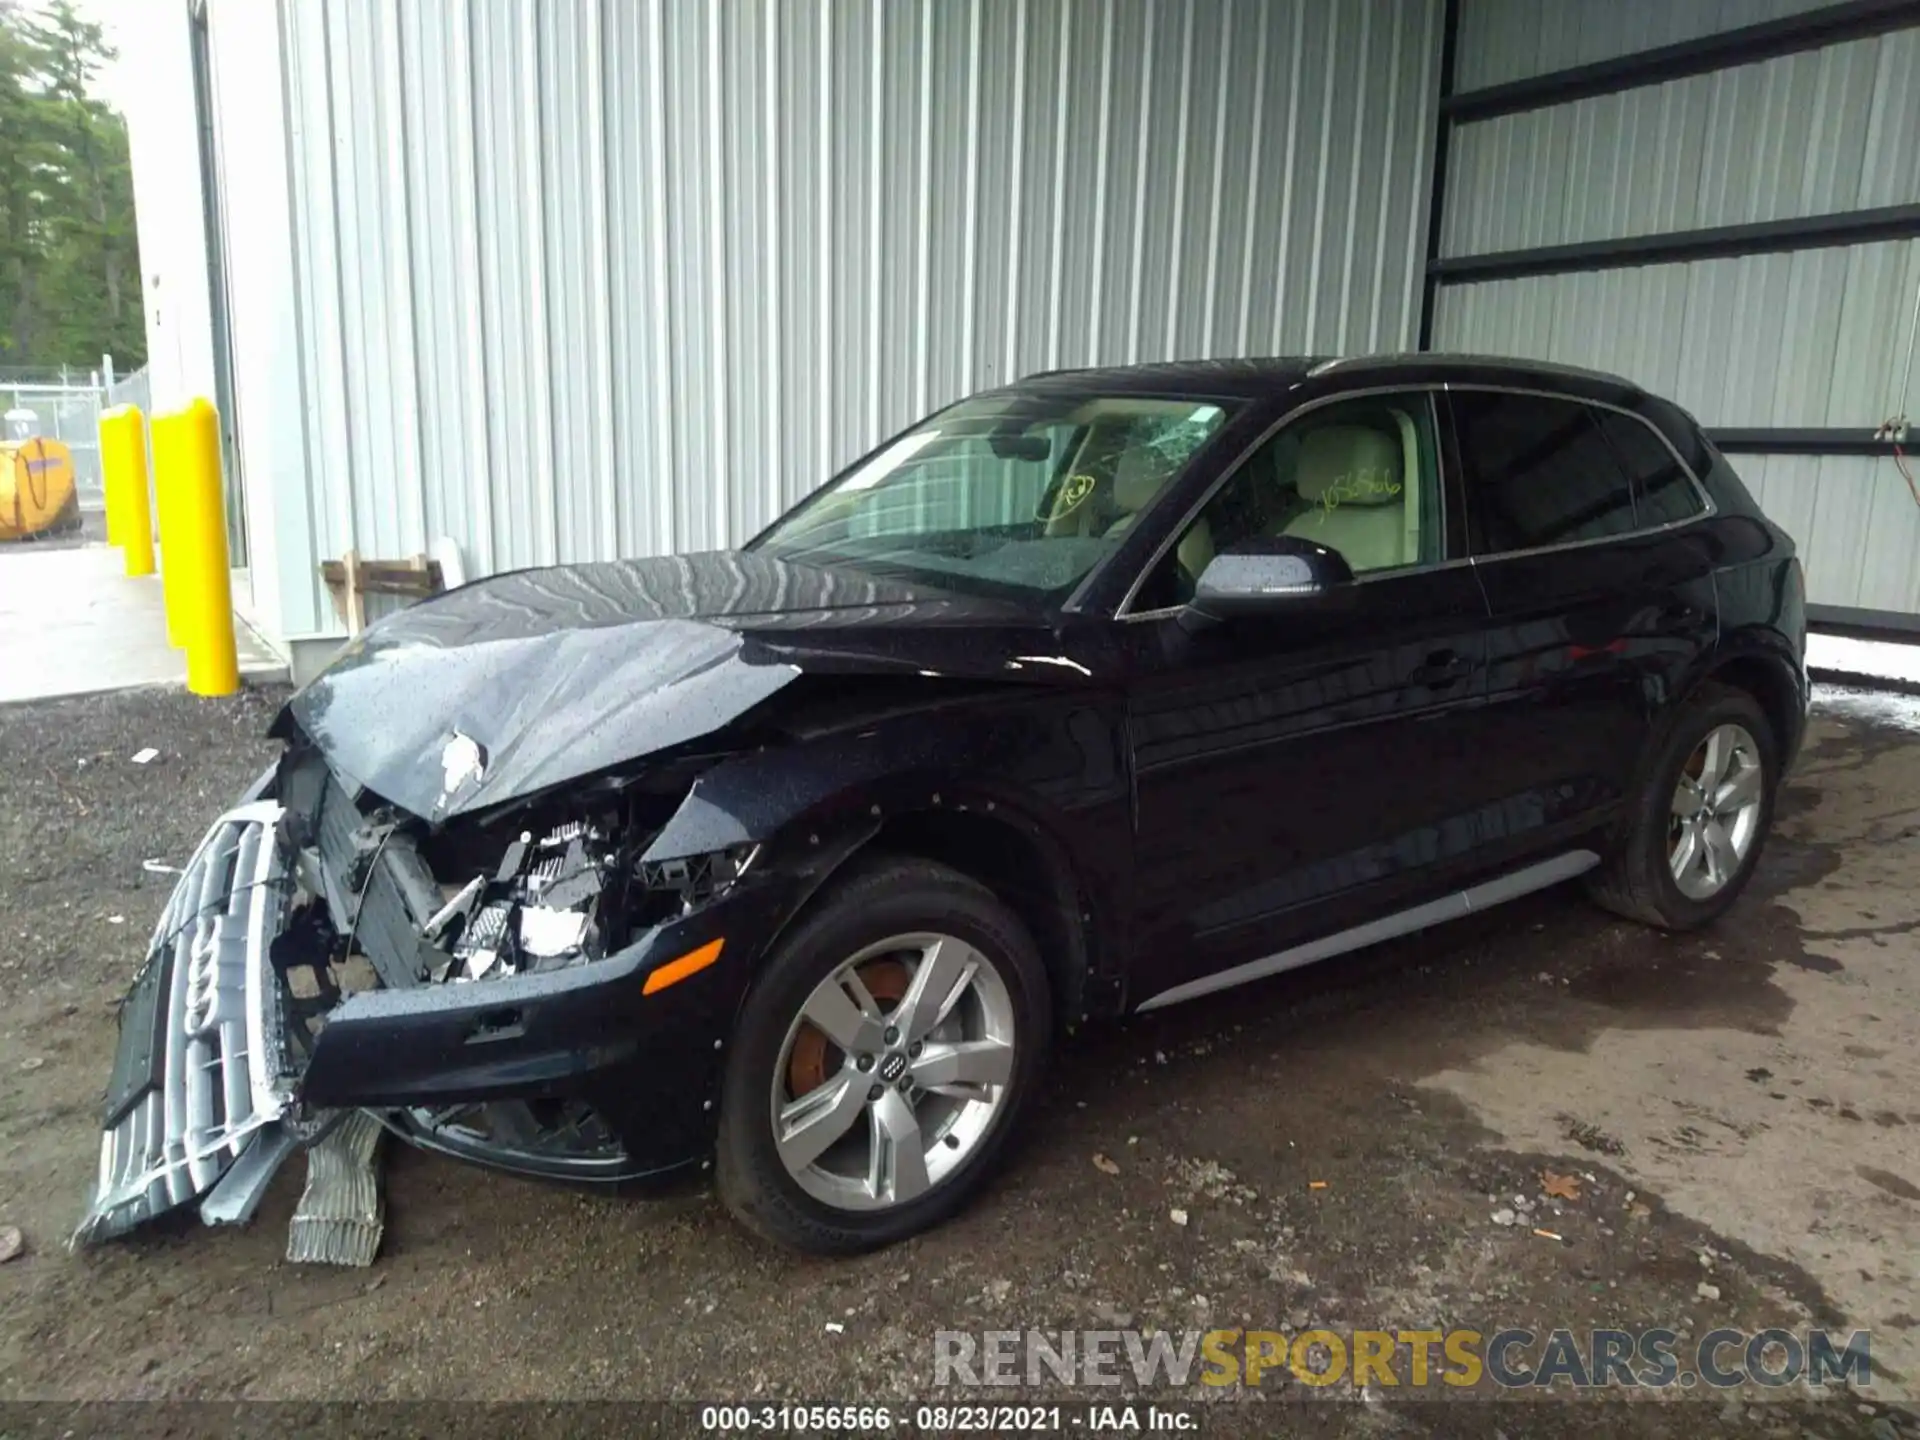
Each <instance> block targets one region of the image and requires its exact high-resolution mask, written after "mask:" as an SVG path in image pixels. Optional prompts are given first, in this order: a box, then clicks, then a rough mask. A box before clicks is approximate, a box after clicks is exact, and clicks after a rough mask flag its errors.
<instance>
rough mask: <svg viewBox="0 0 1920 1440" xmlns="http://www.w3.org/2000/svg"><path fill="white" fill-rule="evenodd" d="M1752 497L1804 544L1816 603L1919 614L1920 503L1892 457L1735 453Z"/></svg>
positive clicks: (1809, 585) (1803, 553) (1809, 583)
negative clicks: (1885, 458)
mask: <svg viewBox="0 0 1920 1440" xmlns="http://www.w3.org/2000/svg"><path fill="white" fill-rule="evenodd" d="M1732 463H1733V467H1734V469H1736V470H1738V471H1739V472H1740V478H1741V479H1743V480H1745V481H1746V482H1747V488H1748V489H1749V490H1751V491H1752V492H1753V498H1754V499H1756V500H1758V501H1759V502H1760V506H1761V508H1762V509H1763V510H1765V511H1766V512H1767V514H1768V515H1769V516H1770V517H1771V518H1772V519H1773V520H1774V521H1775V522H1776V523H1777V524H1779V525H1780V526H1781V527H1782V528H1783V529H1785V530H1786V532H1787V533H1788V534H1789V535H1792V536H1793V537H1794V538H1795V539H1796V540H1797V541H1798V542H1799V547H1800V558H1801V561H1802V562H1803V563H1804V564H1805V566H1806V570H1807V597H1808V598H1809V599H1810V600H1812V601H1813V602H1814V603H1815V604H1817V605H1839V606H1847V607H1850V608H1854V609H1860V610H1881V611H1885V612H1887V613H1889V614H1896V615H1920V565H1916V564H1915V563H1914V557H1915V556H1916V555H1920V505H1915V504H1914V503H1913V496H1912V495H1911V494H1910V493H1909V492H1908V490H1907V485H1906V481H1904V480H1902V479H1901V478H1900V472H1899V471H1898V470H1896V469H1895V468H1894V466H1893V463H1892V461H1890V460H1878V459H1869V458H1866V457H1862V456H1824V457H1815V456H1811V455H1736V456H1734V457H1733V462H1732Z"/></svg>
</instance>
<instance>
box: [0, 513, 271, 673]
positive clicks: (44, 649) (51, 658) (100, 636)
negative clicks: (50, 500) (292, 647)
mask: <svg viewBox="0 0 1920 1440" xmlns="http://www.w3.org/2000/svg"><path fill="white" fill-rule="evenodd" d="M236 618H237V617H236ZM234 628H235V633H236V636H237V638H238V640H239V650H240V674H241V675H242V676H243V677H249V676H250V677H253V678H255V679H284V678H285V677H286V665H285V663H284V662H283V661H282V660H281V659H280V658H279V656H277V655H275V654H274V653H273V651H271V650H270V649H268V648H267V646H266V644H265V643H264V642H263V641H262V640H261V639H260V638H259V637H258V636H257V635H255V634H254V633H253V631H251V630H249V629H248V628H247V627H246V625H245V624H244V623H236V625H235V627H234ZM186 680H187V661H186V656H185V655H184V654H182V653H181V652H180V651H178V650H175V649H173V648H172V647H170V646H169V645H168V644H167V619H166V611H165V609H164V608H163V604H162V600H161V593H160V577H159V576H158V575H147V576H142V577H140V578H138V579H129V578H127V576H126V575H124V574H123V573H122V567H121V559H120V552H119V551H117V550H115V549H112V548H111V547H109V546H105V545H90V546H83V547H80V548H76V549H62V550H49V549H41V548H39V547H37V546H32V547H27V546H21V547H9V548H6V549H0V704H5V703H7V702H9V701H17V700H45V699H51V698H53V697H55V696H60V695H84V694H91V693H94V692H96V691H102V690H124V689H127V688H129V687H131V686H135V685H184V684H185V683H186Z"/></svg>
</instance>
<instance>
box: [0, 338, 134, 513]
mask: <svg viewBox="0 0 1920 1440" xmlns="http://www.w3.org/2000/svg"><path fill="white" fill-rule="evenodd" d="M146 375H147V372H146V371H145V370H139V371H136V372H135V373H134V374H132V375H129V376H128V377H127V378H126V379H125V380H123V381H120V382H118V383H116V384H115V385H114V386H113V390H112V394H111V395H110V394H109V391H108V387H107V386H106V385H105V384H104V383H103V382H102V380H101V378H100V376H99V374H98V373H97V372H96V373H93V374H88V375H71V376H69V375H63V374H62V373H61V372H59V371H53V372H44V371H43V372H24V371H11V372H0V434H4V435H6V436H9V437H11V436H14V435H19V434H25V435H29V436H33V435H38V436H43V437H45V438H46V439H48V440H58V441H60V442H61V443H62V444H63V445H65V446H66V447H67V449H68V451H69V452H70V453H71V454H72V456H73V484H74V489H75V490H77V491H78V492H79V495H80V508H81V509H82V510H102V509H105V508H106V503H107V495H106V489H105V487H104V486H103V484H102V483H101V477H100V411H101V410H102V409H103V408H104V407H105V406H108V405H113V404H119V403H121V402H120V401H119V400H118V399H115V398H112V397H113V396H118V395H119V394H120V393H121V392H122V391H129V392H131V391H132V390H134V389H135V388H136V387H137V389H138V393H139V395H140V398H139V399H138V400H136V401H133V402H131V403H134V404H138V405H141V406H142V407H143V408H144V406H145V404H146Z"/></svg>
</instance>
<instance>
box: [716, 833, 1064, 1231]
mask: <svg viewBox="0 0 1920 1440" xmlns="http://www.w3.org/2000/svg"><path fill="white" fill-rule="evenodd" d="M1050 1027H1051V1010H1050V997H1049V993H1048V989H1047V977H1046V971H1045V968H1044V967H1043V966H1042V964H1041V962H1040V957H1039V954H1038V952H1037V950H1036V949H1035V948H1034V944H1033V940H1032V938H1031V937H1030V936H1029V935H1028V934H1027V932H1026V929H1025V927H1024V926H1023V925H1022V924H1021V923H1020V921H1019V919H1018V917H1016V916H1015V915H1014V914H1013V913H1012V912H1011V911H1010V910H1008V909H1007V908H1006V906H1005V905H1003V904H1001V903H1000V901H999V900H998V899H996V898H995V897H994V896H993V894H992V893H991V892H990V891H988V890H986V889H985V888H984V887H982V886H980V885H979V884H977V883H975V882H974V881H972V880H970V879H968V878H967V877H966V876H964V875H961V874H959V873H957V872H955V871H952V870H949V869H947V868H945V867H944V866H940V865H935V864H932V863H930V862H926V861H919V860H900V861H890V862H885V863H882V864H879V865H875V866H871V867H869V868H867V869H865V870H864V871H862V872H860V873H858V874H856V875H855V876H854V878H852V879H851V880H849V881H847V882H845V883H844V884H842V885H840V886H839V887H838V888H836V890H835V891H834V892H833V893H832V894H831V895H830V896H829V897H828V898H827V900H826V901H825V903H824V904H823V905H821V906H820V907H819V908H818V909H817V910H816V911H815V912H814V913H813V914H812V915H811V916H810V917H808V918H807V919H806V920H804V921H803V922H802V923H801V924H800V926H799V927H798V928H797V929H796V931H795V932H794V934H793V935H792V936H791V937H790V938H789V939H787V940H786V941H785V942H783V943H782V944H781V946H780V947H779V949H778V951H777V952H776V953H775V955H774V956H773V958H772V959H771V960H770V961H769V963H768V965H767V967H766V969H765V971H764V972H763V973H762V974H761V976H760V977H759V979H758V980H757V981H756V982H755V984H754V987H753V989H752V991H751V992H750V993H749V995H748V997H747V1002H746V1005H745V1007H744V1009H743V1011H742V1013H741V1019H740V1024H739V1026H738V1027H737V1029H736V1032H735V1035H734V1041H733V1047H732V1048H733V1054H732V1057H731V1060H730V1062H729V1064H728V1066H727V1073H726V1080H725V1088H724V1090H723V1092H722V1097H721V1107H720V1136H719V1145H718V1164H717V1173H718V1180H719V1186H720V1194H721V1198H722V1199H723V1200H725V1201H726V1203H727V1205H728V1207H729V1208H730V1209H731V1210H732V1211H733V1212H734V1214H735V1215H736V1216H737V1217H739V1219H740V1220H742V1221H743V1222H744V1223H745V1224H746V1225H747V1226H748V1227H749V1228H750V1229H753V1230H755V1231H757V1232H758V1233H760V1234H761V1235H764V1236H766V1237H767V1238H769V1239H772V1240H776V1241H779V1242H780V1243H782V1244H785V1245H790V1246H793V1247H795V1248H797V1249H802V1250H811V1251H817V1252H822V1253H845V1252H849V1251H856V1250H864V1249H870V1248H872V1247H875V1246H879V1245H885V1244H889V1243H891V1242H893V1241H895V1240H900V1239H903V1238H905V1237H906V1236H908V1235H911V1234H914V1233H916V1232H918V1231H920V1230H924V1229H926V1228H927V1227H929V1226H931V1225H934V1224H936V1223H938V1222H939V1221H940V1220H942V1219H945V1218H946V1217H947V1216H948V1215H950V1214H952V1213H953V1212H954V1211H955V1210H957V1209H958V1208H959V1207H960V1206H961V1205H963V1204H964V1203H965V1202H966V1201H967V1199H968V1198H969V1196H971V1195H972V1193H973V1192H974V1191H975V1190H977V1189H978V1188H979V1186H980V1185H981V1184H982V1183H983V1182H984V1181H985V1179H986V1178H987V1176H988V1174H989V1173H990V1172H991V1169H992V1167H993V1164H994V1162H995V1160H996V1158H997V1157H998V1156H999V1154H1000V1153H1001V1152H1002V1150H1003V1149H1004V1147H1005V1145H1006V1143H1007V1141H1008V1139H1009V1137H1010V1135H1011V1133H1012V1131H1013V1128H1014V1124H1015V1121H1016V1118H1017V1116H1018V1113H1019V1111H1020V1110H1021V1109H1022V1108H1023V1106H1024V1104H1025V1102H1026V1099H1027V1097H1028V1095H1029V1094H1030V1092H1031V1091H1032V1089H1033V1087H1034V1083H1035V1080H1036V1077H1037V1075H1038V1072H1039V1069H1040V1063H1041V1060H1042V1058H1043V1055H1044V1052H1045V1050H1046V1047H1047V1039H1048V1032H1049V1029H1050Z"/></svg>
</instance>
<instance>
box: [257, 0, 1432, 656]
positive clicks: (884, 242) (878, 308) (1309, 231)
mask: <svg viewBox="0 0 1920 1440" xmlns="http://www.w3.org/2000/svg"><path fill="white" fill-rule="evenodd" d="M1439 12H1440V0H1342V3H1340V4H1338V5H1331V4H1327V3H1324V0H1126V3H1111V0H918V3H914V0H811V3H795V0H736V3H729V4H725V5H720V4H697V5H696V4H684V3H679V0H648V3H639V0H598V3H595V0H571V3H562V0H547V3H536V0H521V3H517V4H509V3H506V0H325V3H323V0H280V12H279V13H280V16H281V35H282V50H283V55H282V64H283V69H284V71H285V74H286V87H287V106H288V109H289V111H290V112H291V113H290V115H289V117H288V120H289V134H290V157H291V169H292V183H293V192H294V193H293V206H294V234H295V247H296V252H297V253H296V255H295V257H294V259H295V269H296V272H297V275H298V288H299V297H300V317H301V318H300V333H301V339H300V343H301V348H302V359H301V367H302V383H303V392H304V397H305V410H306V414H305V422H306V437H307V449H308V454H309V457H310V462H309V471H310V475H309V481H310V483H309V487H308V496H309V498H308V499H306V500H304V501H301V500H300V499H299V498H298V497H293V502H294V503H306V504H309V505H310V506H311V511H312V516H311V518H312V528H313V532H314V535H315V537H316V538H315V540H314V541H313V542H312V544H313V545H314V546H315V547H317V548H318V549H319V550H320V552H321V554H324V555H337V554H339V553H341V552H342V551H343V550H345V549H346V548H347V547H348V546H349V545H354V546H357V547H358V548H359V550H360V551H361V552H362V553H363V554H368V555H379V556H396V555H404V554H409V553H412V552H414V551H416V550H419V549H422V548H424V547H425V545H426V544H427V543H428V542H429V540H430V539H431V537H433V536H437V535H442V534H444V535H449V536H452V537H453V538H455V539H456V540H458V541H459V542H460V544H461V546H462V548H463V550H464V551H465V553H466V555H467V557H468V562H469V565H470V567H471V568H472V569H473V570H474V571H475V572H476V573H485V572H489V571H493V570H500V569H507V568H511V567H515V566H523V565H529V564H542V563H548V562H553V561H570V560H582V559H592V558H605V557H611V556H619V555H637V554H648V553H657V552H663V551H669V550H689V549H700V548H707V547H714V546H720V545H724V544H728V543H733V542H737V541H739V540H741V539H744V538H745V537H747V536H748V535H750V534H751V533H752V532H753V531H754V530H755V529H757V528H758V527H760V526H761V525H762V524H764V523H765V522H766V521H767V520H769V519H770V518H772V516H774V515H775V514H776V513H778V512H779V511H780V510H781V509H783V508H784V507H785V506H786V505H787V504H789V503H791V502H792V501H793V500H795V499H797V498H798V497H799V496H800V495H802V494H803V493H805V492H806V491H807V490H809V489H811V488H813V487H814V486H815V485H817V484H818V483H820V482H821V481H822V480H824V479H825V478H826V477H827V476H828V475H829V474H831V473H832V472H833V471H834V470H836V469H837V468H839V467H840V466H841V465H843V464H844V463H846V462H847V461H849V460H851V459H852V458H854V457H856V456H857V455H858V454H860V453H862V452H863V451H865V450H866V449H868V448H869V447H871V446H872V445H873V444H875V443H877V442H878V441H879V440H881V439H883V438H884V437H885V436H886V435H888V434H890V433H891V432H892V431H894V430H896V429H898V428H899V427H900V426H902V425H904V424H906V423H908V422H909V421H910V420H912V419H913V418H915V417H916V416H917V415H919V414H921V413H923V412H925V411H926V410H928V409H930V408H932V407H933V406H936V405H939V404H941V403H943V402H946V401H948V400H951V399H953V398H955V397H957V396H959V395H961V394H964V393H966V392H968V391H970V390H973V389H977V388H980V387H982V386H986V385H991V384H994V383H997V382H1000V381H1002V380H1005V379H1007V378H1009V377H1014V376H1018V375H1020V374H1023V373H1026V372H1029V371H1033V370H1037V369H1043V368H1049V367H1054V366H1064V365H1082V364H1088V363H1094V362H1115V361H1130V360H1146V359H1156V358H1164V357H1173V356H1180V357H1186V356H1207V355H1237V354H1248V353H1276V352H1280V353H1285V352H1321V351H1342V352H1349V353H1352V352H1363V351H1370V350H1384V349H1403V348H1411V345H1412V343H1413V341H1414V338H1415V335H1414V332H1415V328H1416V326H1417V322H1418V309H1419V301H1418V288H1419V287H1418V277H1419V266H1420V262H1421V257H1422V255H1423V250H1424V229H1425V219H1426V213H1427V200H1426V196H1427V184H1428V166H1429V157H1430V151H1431V145H1432V123H1433V121H1432V116H1433V113H1434V102H1435V89H1436V86H1437V71H1438V48H1439V23H1440V13H1439ZM228 123H249V121H248V120H247V119H246V118H244V117H241V118H238V119H236V120H230V121H229V122H228ZM238 198H239V197H235V199H236V200H237V199H238ZM242 383H243V385H244V380H243V382H242ZM243 403H244V396H243ZM311 558H313V559H317V558H319V557H318V556H314V557H311ZM298 559H299V557H293V558H292V559H289V560H286V561H283V564H293V563H298ZM309 573H311V572H309ZM290 608H291V607H290ZM331 620H332V617H331V614H330V613H328V612H325V611H324V610H323V605H322V596H321V595H320V593H319V592H318V589H317V587H316V589H315V593H314V595H313V604H312V610H311V613H310V614H309V615H307V616H304V617H302V616H298V615H295V614H291V613H290V614H288V615H287V617H286V622H287V626H288V629H289V631H290V632H296V633H297V630H298V627H299V625H300V624H301V623H302V622H303V621H304V622H310V627H311V628H312V629H314V630H320V629H325V628H329V627H330V625H331Z"/></svg>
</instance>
